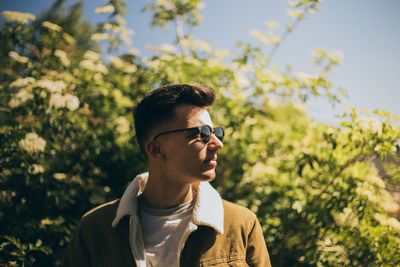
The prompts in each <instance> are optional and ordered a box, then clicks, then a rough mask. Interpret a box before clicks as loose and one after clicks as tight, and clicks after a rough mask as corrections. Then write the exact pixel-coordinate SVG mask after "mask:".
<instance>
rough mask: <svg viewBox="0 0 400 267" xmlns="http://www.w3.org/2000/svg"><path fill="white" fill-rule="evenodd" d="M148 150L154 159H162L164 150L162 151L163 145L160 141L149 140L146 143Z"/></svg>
mask: <svg viewBox="0 0 400 267" xmlns="http://www.w3.org/2000/svg"><path fill="white" fill-rule="evenodd" d="M146 152H147V154H148V155H149V157H150V158H153V159H162V158H163V152H162V147H161V146H160V144H159V143H158V142H154V141H151V142H148V143H147V144H146Z"/></svg>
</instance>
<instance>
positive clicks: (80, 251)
mask: <svg viewBox="0 0 400 267" xmlns="http://www.w3.org/2000/svg"><path fill="white" fill-rule="evenodd" d="M86 241H87V240H85V234H84V220H81V222H80V224H79V225H78V227H77V229H76V231H75V233H74V235H73V236H72V239H71V241H70V243H69V245H68V247H67V250H66V251H65V253H64V257H63V260H62V266H63V267H80V266H91V264H90V253H89V250H88V248H87V245H86V244H85V242H86Z"/></svg>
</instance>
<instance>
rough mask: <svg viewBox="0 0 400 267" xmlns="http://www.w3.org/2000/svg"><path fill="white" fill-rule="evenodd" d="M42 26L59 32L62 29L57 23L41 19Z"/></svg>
mask: <svg viewBox="0 0 400 267" xmlns="http://www.w3.org/2000/svg"><path fill="white" fill-rule="evenodd" d="M42 26H43V27H45V28H47V29H49V30H51V31H55V32H61V31H62V28H61V27H60V26H59V25H57V24H55V23H52V22H50V21H43V22H42Z"/></svg>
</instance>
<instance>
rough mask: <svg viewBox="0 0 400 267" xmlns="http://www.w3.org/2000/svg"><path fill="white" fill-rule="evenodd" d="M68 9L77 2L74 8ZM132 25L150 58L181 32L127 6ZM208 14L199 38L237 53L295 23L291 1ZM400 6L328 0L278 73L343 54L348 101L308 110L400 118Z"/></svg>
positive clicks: (290, 42) (338, 75)
mask: <svg viewBox="0 0 400 267" xmlns="http://www.w3.org/2000/svg"><path fill="white" fill-rule="evenodd" d="M68 2H69V3H72V2H74V1H71V0H69V1H68ZM127 2H129V4H128V7H127V10H128V14H127V17H126V18H127V21H128V25H129V27H131V28H133V29H134V30H135V35H134V36H133V40H132V45H133V46H135V47H137V48H139V49H140V50H141V51H143V52H144V53H146V52H145V50H146V49H145V47H146V45H149V44H153V45H157V44H162V43H172V42H173V40H174V31H173V29H172V28H171V29H170V30H166V31H164V30H159V29H152V28H151V27H150V26H149V23H150V19H151V17H150V14H148V13H142V12H141V9H142V8H143V6H144V4H145V3H147V2H149V1H148V0H146V1H132V0H131V1H127ZM51 3H52V1H50V0H43V1H27V0H1V3H0V10H15V11H23V12H31V13H34V14H39V13H40V12H41V11H43V10H44V9H45V8H46V7H48V6H49V5H50V4H51ZM104 3H105V1H94V0H90V1H85V15H86V17H87V18H88V19H89V20H91V21H93V22H95V21H98V20H101V19H102V17H101V15H97V14H94V12H93V10H94V8H95V7H96V6H99V5H102V4H104ZM204 3H205V4H206V5H205V8H204V9H203V10H202V14H203V23H202V24H201V25H200V26H199V27H197V28H195V29H194V30H193V34H194V36H195V38H197V39H204V40H206V41H208V42H210V43H211V44H212V45H214V46H216V47H218V48H220V49H229V50H231V49H234V47H235V44H236V42H237V41H239V40H243V41H249V42H254V44H257V45H262V44H261V43H259V42H258V41H257V40H255V39H254V38H253V37H251V35H250V34H249V29H259V30H266V28H265V26H264V22H265V21H267V20H276V21H278V22H280V23H281V24H282V25H285V24H286V23H287V22H289V20H290V18H289V17H288V16H287V14H286V10H287V9H288V8H289V5H288V3H287V2H286V1H283V0H281V1H277V0H275V1H272V0H249V1H243V0H240V1H239V0H212V1H211V0H208V1H204ZM399 12H400V1H398V0H381V1H377V0H346V1H345V0H341V1H338V0H325V1H323V2H322V4H321V6H320V11H319V12H318V13H316V14H313V15H312V16H310V17H309V18H308V19H307V20H306V21H303V22H302V23H301V24H300V25H299V27H298V28H297V29H296V30H295V31H294V32H293V33H292V34H291V35H289V37H288V38H287V40H286V42H285V43H284V44H283V45H282V46H281V48H280V49H279V51H278V53H277V54H276V56H275V58H274V59H273V62H272V64H273V65H279V66H285V65H286V64H289V63H290V64H292V65H293V66H294V67H295V69H296V70H298V71H304V72H309V71H310V72H311V71H312V66H311V64H310V63H311V53H312V52H313V51H314V50H315V49H317V48H324V49H327V50H340V51H342V52H343V55H344V57H343V62H342V64H341V65H340V66H338V67H337V68H336V69H335V71H334V72H333V75H332V80H333V82H334V84H335V86H340V87H344V88H346V89H347V92H348V95H349V98H348V99H345V100H343V101H342V103H341V104H339V105H336V106H335V107H334V108H333V107H332V106H331V105H330V104H328V103H327V102H326V101H324V100H321V99H316V100H312V101H310V102H309V103H308V105H307V106H308V110H309V113H310V114H311V115H312V116H313V117H314V118H315V119H316V120H317V121H320V122H328V123H332V122H334V121H335V119H334V117H335V114H337V113H339V112H342V111H345V110H346V109H347V108H348V107H349V106H355V107H356V108H359V109H367V110H373V109H376V108H379V109H385V110H388V111H390V112H393V113H396V114H400V105H399V104H398V102H399V100H400V50H399V47H400V30H399V26H400V16H399V15H398V14H399Z"/></svg>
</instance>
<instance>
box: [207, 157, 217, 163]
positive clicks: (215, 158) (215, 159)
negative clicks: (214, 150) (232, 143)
mask: <svg viewBox="0 0 400 267" xmlns="http://www.w3.org/2000/svg"><path fill="white" fill-rule="evenodd" d="M217 158H218V157H217V155H214V156H212V157H210V158H207V159H206V160H205V161H204V162H206V163H209V162H210V161H215V162H217Z"/></svg>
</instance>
